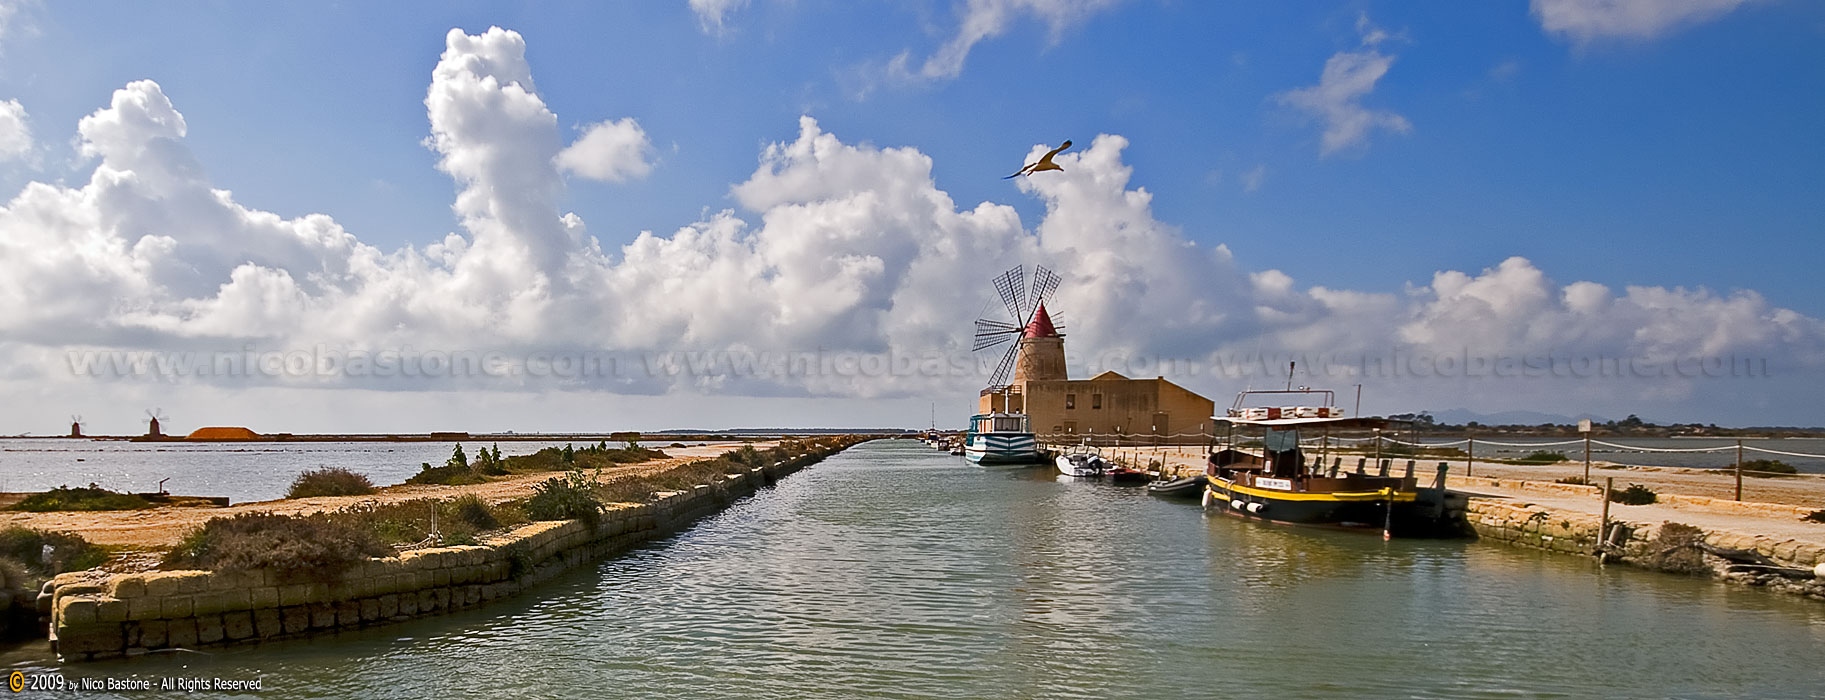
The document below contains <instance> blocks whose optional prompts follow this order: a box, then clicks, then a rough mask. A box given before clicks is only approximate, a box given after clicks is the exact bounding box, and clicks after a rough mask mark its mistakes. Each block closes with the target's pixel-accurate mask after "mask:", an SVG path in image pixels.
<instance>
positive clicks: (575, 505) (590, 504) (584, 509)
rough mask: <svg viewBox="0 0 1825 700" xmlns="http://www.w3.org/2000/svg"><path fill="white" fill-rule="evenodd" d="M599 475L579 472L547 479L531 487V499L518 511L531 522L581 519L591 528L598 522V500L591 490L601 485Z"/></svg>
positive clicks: (599, 511) (601, 506) (599, 506)
mask: <svg viewBox="0 0 1825 700" xmlns="http://www.w3.org/2000/svg"><path fill="white" fill-rule="evenodd" d="M600 476H601V475H600V474H599V473H598V474H594V475H585V474H584V473H583V470H581V469H573V470H571V471H568V472H565V473H564V476H560V477H557V478H555V479H548V480H546V481H544V482H542V483H539V484H536V485H534V486H533V487H532V491H533V493H532V497H531V498H528V499H526V503H525V504H524V505H523V506H522V508H523V509H524V510H525V511H526V517H528V518H532V519H533V520H581V521H583V522H585V523H588V524H589V526H590V527H595V526H596V524H597V523H599V522H601V521H602V511H603V505H602V501H600V500H598V499H597V498H596V494H595V490H596V489H597V488H598V487H600V486H602V481H601V478H600Z"/></svg>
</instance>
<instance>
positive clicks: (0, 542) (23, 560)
mask: <svg viewBox="0 0 1825 700" xmlns="http://www.w3.org/2000/svg"><path fill="white" fill-rule="evenodd" d="M47 547H48V548H49V550H48V552H47V550H46V548H47ZM0 558H5V559H11V560H13V561H14V562H17V563H19V564H20V565H22V566H24V567H25V568H26V569H27V570H28V571H30V572H31V573H33V574H36V575H37V576H40V577H43V578H50V577H52V576H56V575H57V574H61V573H63V572H66V571H83V570H86V569H93V568H95V567H97V566H101V563H102V562H104V561H107V560H108V552H107V550H104V549H102V548H101V547H98V546H96V545H95V544H93V543H91V542H89V541H88V540H85V539H83V538H82V536H81V535H78V534H75V533H70V532H51V531H48V530H38V529H35V528H29V527H20V526H18V525H10V526H7V527H6V528H4V529H0Z"/></svg>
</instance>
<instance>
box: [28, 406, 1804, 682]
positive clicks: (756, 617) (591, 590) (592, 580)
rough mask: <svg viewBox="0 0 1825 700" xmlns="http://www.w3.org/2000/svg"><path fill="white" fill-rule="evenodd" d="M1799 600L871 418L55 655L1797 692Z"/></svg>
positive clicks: (465, 677)
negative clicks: (890, 432) (1419, 536)
mask: <svg viewBox="0 0 1825 700" xmlns="http://www.w3.org/2000/svg"><path fill="white" fill-rule="evenodd" d="M1821 608H1825V606H1820V605H1818V604H1817V603H1815V602H1812V601H1803V600H1802V601H1795V600H1788V599H1785V598H1780V597H1777V596H1772V595H1767V594H1765V593H1762V592H1759V591H1750V590H1740V589H1729V588H1723V587H1719V586H1715V585H1713V584H1711V583H1709V582H1704V581H1687V580H1683V579H1678V578H1673V577H1667V576H1661V575H1655V574H1645V573H1642V572H1637V571H1631V570H1627V569H1618V568H1611V569H1609V570H1601V571H1599V570H1594V569H1593V566H1592V565H1591V564H1590V563H1589V562H1587V561H1585V560H1583V559H1579V558H1573V557H1563V556H1552V555H1545V554H1535V553H1530V552H1525V551H1520V550H1514V549H1509V548H1505V547H1501V546H1498V545H1493V544H1482V543H1466V542H1440V541H1403V540H1396V541H1394V542H1383V541H1381V539H1380V538H1379V537H1376V536H1374V535H1369V536H1361V535H1358V534H1354V533H1339V532H1333V531H1326V530H1316V529H1306V528H1291V527H1276V526H1266V525H1262V524H1258V523H1249V522H1244V521H1241V520H1239V519H1235V518H1224V517H1205V516H1204V515H1203V514H1202V513H1201V511H1200V509H1199V508H1197V506H1196V505H1195V504H1185V503H1181V502H1172V501H1162V500H1157V499H1153V498H1151V497H1149V496H1147V495H1146V494H1145V492H1144V490H1142V489H1135V488H1122V487H1113V486H1110V485H1107V484H1098V483H1060V482H1059V481H1058V480H1056V479H1055V478H1053V477H1052V476H1051V475H1050V474H1047V473H1045V470H1041V469H1032V470H1024V471H984V470H981V469H977V468H974V467H970V466H968V465H967V464H966V463H964V462H962V461H961V460H958V459H956V458H953V457H950V456H948V455H942V454H938V453H936V452H935V451H933V450H930V449H929V448H924V447H921V446H918V445H916V444H913V443H910V442H901V443H897V444H895V443H871V444H868V445H864V446H861V447H858V448H856V449H853V450H851V451H849V452H847V453H845V454H843V455H839V456H837V457H836V458H833V459H831V460H830V461H828V462H826V463H824V464H822V465H819V466H818V467H816V468H814V469H812V470H809V471H806V472H804V473H802V474H799V475H797V476H794V477H792V478H790V479H787V480H785V481H783V482H781V483H780V485H779V486H777V487H775V488H774V489H772V490H770V491H768V492H766V493H765V494H764V495H763V496H761V497H759V498H754V499H748V500H745V501H742V502H740V503H738V504H737V505H736V506H735V507H733V508H731V509H730V510H728V511H726V512H724V513H722V514H720V515H718V516H715V517H714V518H712V519H710V520H707V521H705V522H703V523H701V524H699V525H698V526H697V527H696V528H694V529H692V530H690V531H689V532H686V533H681V534H679V535H677V536H674V537H673V538H671V539H669V540H666V541H663V542H655V543H652V544H650V545H648V546H646V547H644V548H641V549H639V550H637V551H634V552H631V553H629V554H628V555H626V556H623V557H620V558H617V559H614V560H611V561H605V562H603V563H602V564H601V565H600V566H598V567H595V568H593V569H590V570H585V571H578V572H575V573H574V574H573V575H570V576H567V577H564V578H562V579H560V580H558V581H556V582H553V583H550V584H546V585H544V586H542V587H541V588H540V589H538V592H537V594H536V595H535V596H534V597H531V598H523V599H519V600H515V601H512V602H508V603H504V604H500V605H497V606H494V607H490V608H487V609H485V610H479V611H470V612H464V613H459V614H455V615H450V616H446V617H440V618H434V619H429V620H423V621H418V622H413V623H408V624H403V625H397V626H391V627H384V628H378V629H374V630H366V631H361V632H356V633H352V634H346V635H342V636H339V637H335V638H328V639H320V640H311V641H307V642H293V643H284V644H274V645H267V646H261V647H253V648H249V649H244V650H235V651H232V652H226V653H218V654H215V655H211V656H195V657H183V658H179V657H175V656H168V655H167V656H158V657H147V658H141V659H130V660H124V661H118V662H108V663H101V664H89V665H83V666H76V667H68V668H65V669H64V670H65V671H66V672H71V673H84V674H89V675H94V676H101V675H120V674H144V675H164V674H179V673H184V674H194V673H207V674H209V675H220V676H223V677H248V676H249V675H257V676H259V677H262V678H264V679H266V681H267V688H268V690H266V691H265V692H262V693H261V694H260V695H259V697H262V698H273V697H426V696H441V695H451V696H458V697H463V696H499V695H507V694H528V695H534V696H541V697H547V696H559V697H583V696H621V697H664V698H677V697H693V698H695V697H744V698H745V697H807V696H810V697H915V696H917V697H932V696H937V697H1053V696H1096V697H1146V698H1157V697H1181V696H1200V697H1202V696H1210V695H1220V696H1221V695H1240V696H1259V695H1270V694H1271V695H1293V696H1301V697H1364V696H1393V695H1398V696H1412V697H1475V696H1495V695H1509V694H1524V695H1554V694H1557V695H1567V696H1576V697H1592V696H1617V697H1662V696H1667V695H1685V696H1691V695H1712V696H1737V695H1748V696H1802V695H1809V694H1814V693H1816V692H1817V691H1816V689H1817V688H1820V687H1825V673H1822V672H1821V671H1820V670H1819V666H1818V664H1816V663H1815V661H1814V660H1816V659H1817V658H1818V657H1819V653H1820V651H1822V650H1825V643H1822V639H1825V636H1822V635H1825V632H1822V630H1825V612H1822V611H1821ZM0 660H4V661H6V662H7V664H8V665H9V666H10V667H17V666H20V665H24V666H28V667H31V666H38V667H44V666H51V665H52V664H50V662H49V661H48V660H46V659H45V658H44V656H43V654H42V650H41V649H40V650H38V651H36V652H34V651H33V650H31V649H25V650H18V649H15V650H12V651H9V652H5V655H4V656H3V657H0Z"/></svg>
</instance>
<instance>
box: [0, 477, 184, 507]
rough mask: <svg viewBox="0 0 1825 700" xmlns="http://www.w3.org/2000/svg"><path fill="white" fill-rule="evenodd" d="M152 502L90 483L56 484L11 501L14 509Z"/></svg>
mask: <svg viewBox="0 0 1825 700" xmlns="http://www.w3.org/2000/svg"><path fill="white" fill-rule="evenodd" d="M150 505H152V504H151V502H149V501H147V500H146V499H144V498H141V497H139V496H135V495H133V494H130V493H120V492H117V491H109V490H107V489H104V488H101V487H100V486H96V485H95V484H89V485H88V486H87V487H83V488H70V487H68V486H59V487H57V488H54V489H51V490H49V491H45V492H44V493H34V494H32V495H30V496H26V497H25V500H23V501H20V502H18V503H15V504H13V507H12V509H13V510H24V511H31V512H34V513H43V512H47V511H54V510H138V509H140V508H145V507H148V506H150Z"/></svg>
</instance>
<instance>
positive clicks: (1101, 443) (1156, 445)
mask: <svg viewBox="0 0 1825 700" xmlns="http://www.w3.org/2000/svg"><path fill="white" fill-rule="evenodd" d="M1039 438H1040V441H1041V442H1042V443H1046V444H1051V445H1059V446H1079V445H1088V446H1091V447H1097V448H1111V449H1115V450H1126V451H1128V452H1131V453H1133V454H1134V455H1136V456H1138V455H1142V454H1146V453H1148V452H1155V453H1159V454H1164V453H1165V452H1167V451H1171V452H1173V453H1174V454H1184V453H1185V452H1186V450H1187V449H1188V448H1200V449H1204V448H1208V449H1212V450H1214V449H1217V448H1219V447H1228V448H1235V447H1244V446H1258V443H1257V442H1255V441H1241V442H1238V441H1236V440H1235V439H1234V436H1233V435H1228V436H1226V435H1217V434H1214V433H1206V432H1192V433H1173V434H1170V435H1165V434H1153V433H1123V432H1109V433H1050V434H1045V435H1040V436H1039ZM1748 439H1770V438H1748ZM1377 441H1379V442H1381V443H1386V444H1389V445H1398V446H1402V447H1408V448H1415V449H1420V450H1426V449H1448V448H1457V447H1465V448H1469V449H1472V450H1473V449H1474V448H1475V447H1478V446H1484V445H1487V446H1492V447H1512V448H1521V449H1535V450H1542V451H1543V450H1544V449H1545V448H1550V447H1567V446H1571V445H1591V446H1600V447H1604V448H1608V449H1609V450H1610V451H1620V452H1632V453H1644V454H1649V453H1667V454H1704V453H1717V452H1727V451H1731V450H1735V451H1737V452H1738V454H1739V455H1740V454H1741V453H1743V452H1756V453H1761V454H1769V455H1778V456H1783V457H1794V458H1799V459H1817V460H1825V454H1816V453H1807V452H1794V451H1790V450H1778V449H1773V448H1767V447H1759V446H1756V445H1749V444H1744V443H1743V441H1742V440H1737V441H1735V442H1733V443H1730V444H1724V445H1712V446H1706V447H1652V446H1646V445H1627V444H1621V443H1615V442H1610V441H1607V440H1597V439H1594V438H1590V439H1586V438H1578V439H1572V440H1557V441H1552V442H1504V441H1499V440H1485V439H1478V438H1474V437H1468V438H1462V439H1458V440H1447V441H1439V442H1420V441H1417V440H1402V439H1400V438H1397V437H1394V436H1390V435H1370V436H1363V437H1344V436H1321V437H1308V438H1302V439H1301V440H1300V441H1299V443H1300V445H1301V446H1302V447H1310V448H1318V449H1321V450H1326V451H1328V450H1330V449H1337V450H1340V451H1353V450H1363V451H1367V450H1369V449H1371V447H1370V445H1369V443H1375V442H1377ZM1407 456H1409V455H1404V454H1402V455H1393V457H1395V458H1404V457H1407ZM1463 458H1464V459H1469V460H1471V461H1470V464H1474V463H1475V461H1476V460H1474V458H1473V456H1472V455H1471V454H1468V453H1467V454H1466V455H1464V457H1463ZM1481 461H1483V462H1486V463H1494V464H1514V463H1515V462H1516V461H1517V460H1512V459H1502V458H1490V457H1485V458H1484V459H1483V460H1481ZM1568 461H1573V460H1568ZM1743 461H1744V460H1743V459H1741V457H1739V458H1738V459H1737V460H1736V461H1735V464H1734V466H1735V467H1736V468H1735V469H1730V468H1728V467H1725V468H1723V469H1718V468H1707V467H1695V468H1700V469H1709V470H1711V471H1725V470H1729V471H1733V472H1740V473H1742V474H1746V475H1752V476H1794V473H1792V472H1784V471H1766V470H1755V469H1742V468H1741V466H1742V463H1743ZM1529 466H1545V465H1529Z"/></svg>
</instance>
